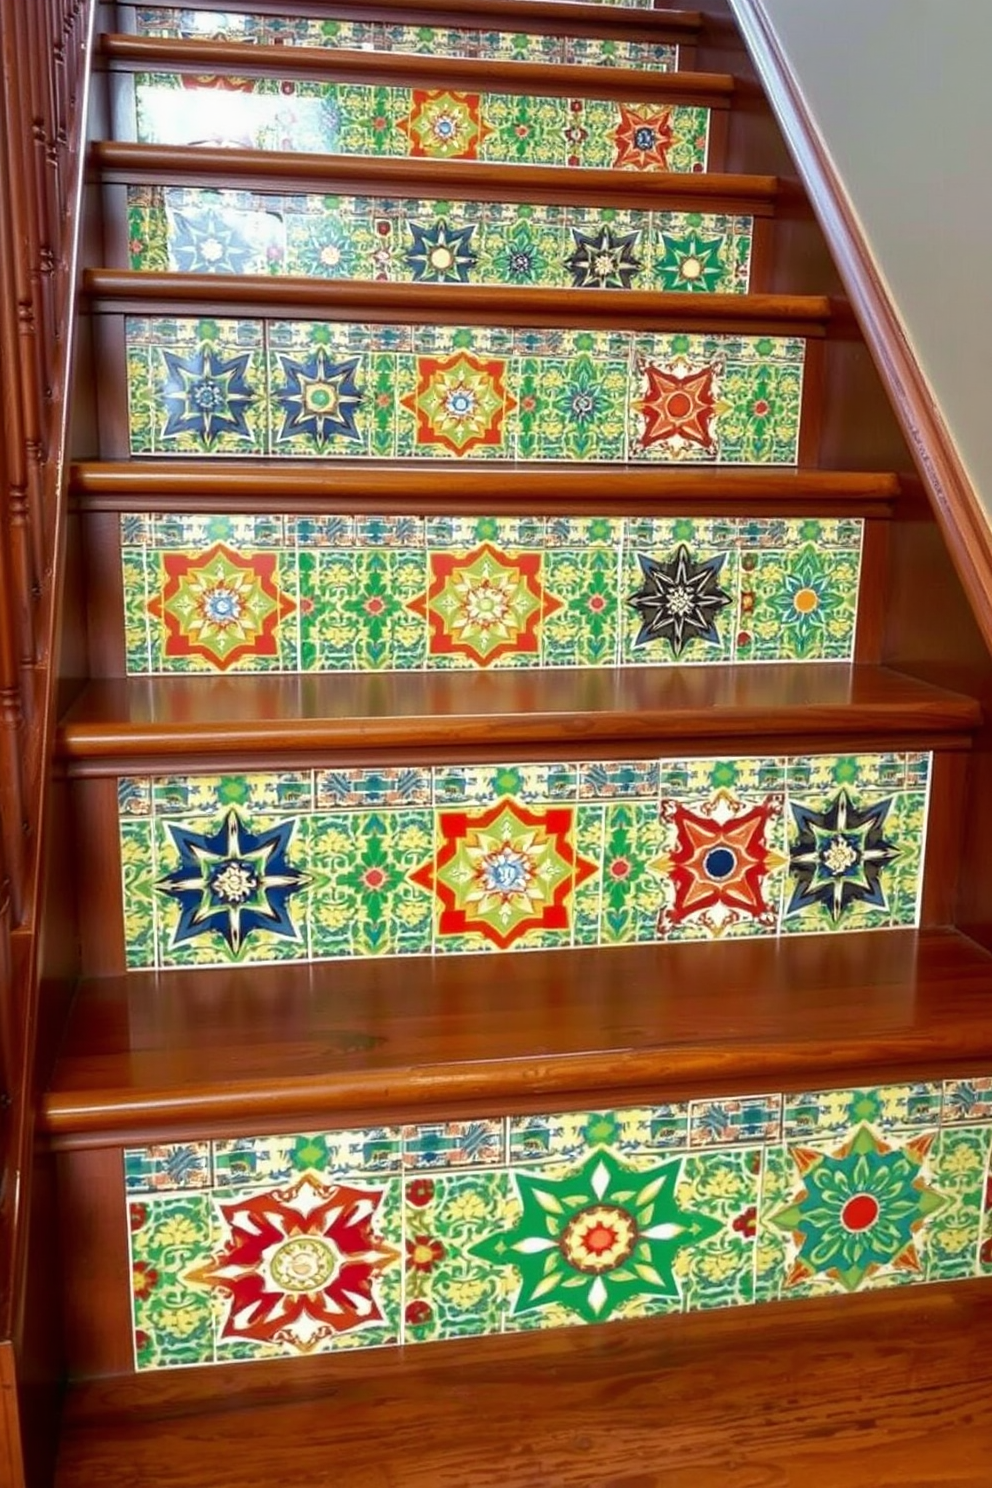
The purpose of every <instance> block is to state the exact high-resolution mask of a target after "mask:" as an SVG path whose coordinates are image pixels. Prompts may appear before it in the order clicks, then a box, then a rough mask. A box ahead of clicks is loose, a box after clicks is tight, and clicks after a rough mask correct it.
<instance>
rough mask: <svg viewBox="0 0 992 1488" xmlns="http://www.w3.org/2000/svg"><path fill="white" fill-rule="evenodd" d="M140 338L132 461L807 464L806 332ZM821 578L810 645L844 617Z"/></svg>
mask: <svg viewBox="0 0 992 1488" xmlns="http://www.w3.org/2000/svg"><path fill="white" fill-rule="evenodd" d="M126 339H127V352H128V396H129V416H130V448H131V453H133V454H141V455H170V454H194V453H195V454H198V455H207V456H209V455H218V456H223V455H228V454H245V455H275V456H279V455H291V456H294V457H295V456H310V457H313V458H320V459H327V458H334V457H340V458H343V459H356V458H358V459H361V458H364V457H372V458H376V459H396V458H414V459H448V460H451V459H465V458H472V459H487V460H507V461H508V460H533V461H547V460H570V461H571V460H574V461H605V462H626V461H632V462H638V463H639V462H642V461H644V462H655V461H660V462H664V463H677V464H682V463H685V464H708V465H790V464H794V463H795V461H796V459H797V457H798V449H799V433H800V421H801V414H802V391H803V368H804V363H805V352H806V346H805V342H804V341H803V340H802V339H801V338H795V337H770V336H724V335H717V334H712V335H711V334H705V335H704V334H698V335H697V334H693V335H688V334H686V335H672V334H662V333H657V334H652V333H648V332H640V333H638V332H629V331H574V330H551V329H538V330H525V329H513V328H507V329H504V328H502V327H487V326H476V327H452V326H432V325H412V326H405V325H401V326H383V325H362V324H349V323H339V322H322V321H282V320H271V321H254V320H220V319H211V318H205V319H201V320H191V319H184V318H181V319H172V318H170V319H166V318H139V317H132V316H129V317H127V318H126ZM808 566H809V574H808V576H807V577H806V578H804V579H803V580H802V581H801V582H800V583H799V584H798V585H797V589H796V594H795V595H794V596H793V597H792V599H791V600H790V601H789V603H791V604H792V608H793V610H794V611H795V613H796V615H797V616H798V615H799V613H800V611H801V606H802V605H803V604H807V603H808V604H811V605H812V606H813V610H814V611H815V613H813V618H812V620H811V622H810V624H808V625H806V626H803V625H801V624H798V623H796V624H795V625H794V626H793V629H794V630H795V634H796V636H797V638H805V639H808V638H809V636H810V635H811V634H813V633H814V632H815V631H816V630H817V629H818V626H819V625H820V624H822V623H823V621H824V619H825V618H827V616H828V614H829V609H830V598H829V595H826V594H822V595H821V594H820V592H819V590H818V587H817V586H818V584H819V583H820V582H821V577H822V576H821V575H820V573H819V572H818V570H817V565H816V559H815V555H812V554H811V555H810V556H809V559H808ZM800 590H801V591H802V595H801V597H800V594H799V591H800ZM810 596H812V598H811V597H810ZM811 613H812V612H811ZM768 620H769V623H771V624H772V625H774V621H773V620H771V617H770V616H769V617H768Z"/></svg>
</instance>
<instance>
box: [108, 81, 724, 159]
mask: <svg viewBox="0 0 992 1488" xmlns="http://www.w3.org/2000/svg"><path fill="white" fill-rule="evenodd" d="M134 94H135V105H136V110H137V138H138V140H139V141H141V142H142V143H145V144H156V145H206V144H209V145H237V146H239V147H241V148H244V149H254V150H280V151H289V152H292V153H293V154H298V155H309V154H314V153H316V154H321V155H360V156H365V157H373V158H390V159H402V158H405V157H420V158H426V159H432V160H439V161H444V160H482V161H487V162H490V163H493V164H501V165H514V164H517V163H526V164H528V165H550V166H568V167H569V168H570V169H573V170H574V169H580V170H588V169H604V168H613V169H618V170H637V171H666V172H675V173H686V172H694V171H704V170H705V169H706V159H707V150H708V136H709V110H708V109H706V108H700V107H697V106H695V105H685V104H652V103H640V102H639V103H631V104H625V103H615V102H613V101H610V100H606V99H583V98H562V97H557V96H554V97H530V96H528V95H527V94H516V93H464V92H459V91H457V90H453V89H446V88H404V87H386V86H378V85H375V84H370V83H358V82H341V83H324V82H311V81H306V80H300V79H295V78H294V79H288V78H283V79H280V78H273V77H260V78H238V79H236V80H234V81H233V84H232V80H230V79H228V78H225V77H213V78H206V77H200V76H194V75H192V74H183V73H168V72H157V73H137V74H135V77H134ZM119 132H120V131H119Z"/></svg>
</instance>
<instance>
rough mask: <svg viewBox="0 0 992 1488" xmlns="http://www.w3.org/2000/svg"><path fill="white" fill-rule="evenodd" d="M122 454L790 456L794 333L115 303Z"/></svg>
mask: <svg viewBox="0 0 992 1488" xmlns="http://www.w3.org/2000/svg"><path fill="white" fill-rule="evenodd" d="M125 336H126V343H127V377H128V400H129V423H130V448H131V453H132V454H149V455H182V454H191V455H235V454H236V455H245V456H253V455H255V456H257V455H261V456H270V455H272V456H279V455H284V456H287V457H294V458H298V457H304V458H311V459H312V458H333V457H341V458H348V459H360V458H363V457H372V458H381V459H395V458H418V459H446V460H450V459H462V458H471V459H487V460H535V461H545V460H558V461H562V460H564V461H576V460H583V461H585V460H589V461H601V462H625V461H632V462H637V463H641V462H650V463H655V462H661V463H682V464H686V463H692V464H697V463H704V464H726V465H748V464H767V465H790V464H794V463H795V462H796V460H797V457H798V449H799V434H800V418H801V409H802V389H803V367H804V362H805V355H806V343H805V341H804V340H803V339H802V338H801V337H776V336H739V335H718V334H709V333H706V334H703V333H699V334H696V333H686V334H672V333H668V332H636V331H578V330H543V329H541V330H526V329H513V328H510V329H502V328H497V327H491V326H476V327H472V328H468V327H463V328H458V327H452V326H443V325H442V326H432V325H398V326H387V325H368V324H365V325H363V324H346V323H341V322H314V321H289V320H261V319H248V318H245V319H239V320H227V319H208V318H203V319H199V320H193V319H181V318H180V319H177V318H166V317H154V318H152V317H140V318H139V317H133V316H129V317H126V318H125Z"/></svg>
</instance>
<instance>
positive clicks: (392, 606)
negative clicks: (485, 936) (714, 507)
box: [121, 515, 904, 789]
mask: <svg viewBox="0 0 992 1488" xmlns="http://www.w3.org/2000/svg"><path fill="white" fill-rule="evenodd" d="M313 525H314V524H312V523H308V522H307V519H305V518H300V519H296V518H278V519H267V520H266V521H265V522H262V521H257V520H254V519H252V518H249V517H238V516H230V517H227V516H225V517H211V516H206V515H189V516H186V515H183V516H176V517H173V518H171V519H168V520H165V519H158V518H154V517H152V516H147V517H144V516H139V517H137V518H135V517H132V516H130V515H128V516H126V517H124V518H122V520H121V563H122V573H123V582H124V594H125V603H124V625H125V645H126V654H127V662H128V671H129V672H130V673H131V674H132V675H147V674H158V673H168V672H227V671H281V672H341V671H353V672H360V671H361V672H364V671H419V670H449V669H452V668H456V669H465V670H478V669H483V668H505V667H569V668H578V667H606V666H610V667H614V666H671V665H675V664H678V665H682V666H685V665H694V664H706V663H719V662H727V661H737V662H747V661H758V660H761V661H770V660H774V661H813V660H822V659H823V658H824V657H825V656H827V655H831V654H832V655H834V656H835V657H839V656H844V657H847V658H849V657H850V655H851V653H852V647H853V642H854V635H855V629H856V624H857V603H858V588H859V582H860V566H859V565H860V541H861V524H860V523H853V524H848V525H849V526H851V527H852V528H853V531H852V532H851V534H850V538H849V541H848V542H847V543H846V544H845V545H840V544H838V545H836V546H835V547H833V548H824V550H823V551H822V554H821V557H820V560H819V564H820V570H821V574H822V576H823V587H824V588H830V589H832V590H834V591H839V590H840V589H841V588H842V587H843V589H844V591H845V592H844V600H843V611H844V614H843V617H842V618H838V617H837V616H836V615H835V616H834V618H833V619H832V620H831V621H830V622H829V623H826V622H825V623H824V625H823V626H821V627H820V629H819V632H815V631H814V630H813V629H809V630H807V631H805V632H804V638H803V639H801V640H797V630H798V628H799V627H801V626H805V625H806V624H807V622H810V623H812V622H811V617H812V616H813V614H814V613H815V610H814V605H813V601H812V600H808V599H807V598H804V595H806V591H804V590H803V589H802V588H801V587H800V588H797V589H796V595H797V597H798V599H799V602H800V604H801V605H802V606H803V610H804V613H803V614H801V615H800V614H799V611H798V609H797V608H796V606H795V605H793V612H794V613H795V614H796V615H797V625H796V626H790V624H789V622H788V619H787V617H786V616H785V614H784V613H783V615H782V616H781V617H780V619H779V621H777V622H776V625H775V627H774V630H773V632H772V633H771V634H769V635H768V636H766V637H765V638H764V639H763V641H762V642H761V646H760V648H758V647H756V646H753V645H752V644H751V641H750V637H749V636H748V635H747V634H746V633H745V632H743V631H742V630H741V628H740V624H739V618H738V617H739V615H740V613H741V611H742V609H743V608H744V607H746V603H747V600H748V597H749V595H750V593H751V592H752V585H753V578H752V576H751V575H749V573H748V571H747V566H748V554H749V552H750V551H751V549H750V546H749V545H750V544H751V542H752V539H753V531H754V529H755V528H756V527H759V526H760V525H761V524H759V523H755V522H753V521H752V522H747V521H744V520H735V519H732V518H721V519H719V520H707V519H695V520H692V519H689V518H677V519H676V518H665V519H648V518H630V519H621V518H609V517H602V518H583V519H569V520H567V521H565V520H562V521H559V520H551V519H547V520H546V519H544V518H535V517H530V518H526V519H513V520H511V519H507V518H496V517H471V518H468V517H466V518H457V519H448V518H431V519H426V520H425V519H423V518H419V517H409V518H406V517H403V518H400V517H383V518H378V519H375V520H374V522H373V521H370V520H369V519H364V518H358V517H343V518H341V519H340V521H339V523H338V526H337V529H336V530H335V531H334V532H333V533H332V532H330V531H329V530H328V528H327V525H326V524H325V526H324V530H323V531H320V532H317V533H314V532H313V531H312V528H313ZM769 525H771V524H769ZM774 525H775V528H776V531H775V534H774V536H775V541H776V544H777V546H776V548H775V553H776V562H777V565H778V568H779V571H780V572H781V573H783V574H785V576H786V579H787V580H788V578H789V575H790V574H792V573H793V571H794V570H795V571H799V570H801V569H802V566H803V564H804V561H805V559H804V556H803V555H804V552H805V536H804V534H805V533H806V531H807V530H808V528H809V527H810V525H811V524H810V523H809V522H808V521H796V520H792V521H782V522H778V523H776V524H774ZM819 525H821V526H823V527H825V528H836V527H837V526H838V525H839V524H837V523H828V522H824V523H821V524H819ZM331 539H333V540H331ZM263 543H264V545H263ZM797 582H798V581H797ZM783 592H784V591H783ZM809 593H812V591H809ZM689 599H691V601H692V603H691V604H688V603H687V602H683V601H688V600H689ZM817 636H819V638H820V639H819V640H818V639H817ZM820 640H822V641H823V644H822V645H821V644H820ZM759 649H760V654H757V653H758V651H759ZM590 768H596V767H594V766H591V767H590ZM623 768H624V769H625V770H627V771H628V773H629V769H630V767H629V766H625V767H623ZM891 770H892V771H894V772H895V773H894V775H892V778H891V779H890V778H888V776H887V775H886V771H885V769H884V768H883V767H882V766H880V767H879V769H878V772H877V773H878V780H877V783H878V785H879V788H881V789H889V788H891V787H892V786H893V785H897V786H902V785H903V784H904V780H903V777H902V775H901V774H900V773H899V772H900V771H901V770H904V766H902V765H900V764H899V763H898V761H896V762H895V763H894V764H892V765H891ZM890 773H891V771H890Z"/></svg>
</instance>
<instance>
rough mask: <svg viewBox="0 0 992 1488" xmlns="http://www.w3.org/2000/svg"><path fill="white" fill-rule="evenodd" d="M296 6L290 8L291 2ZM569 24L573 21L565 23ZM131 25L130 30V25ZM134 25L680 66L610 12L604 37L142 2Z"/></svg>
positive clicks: (163, 30)
mask: <svg viewBox="0 0 992 1488" xmlns="http://www.w3.org/2000/svg"><path fill="white" fill-rule="evenodd" d="M287 9H288V10H290V11H291V10H292V7H287ZM565 24H566V25H567V22H566V23H565ZM129 29H130V28H129ZM133 29H134V31H135V32H136V33H137V34H138V35H141V36H162V37H174V38H177V39H186V40H191V41H197V40H199V41H240V42H245V43H248V44H252V45H256V46H306V47H324V48H326V49H327V50H329V51H333V50H335V49H339V48H340V49H344V50H351V51H356V50H359V49H361V50H363V51H373V52H386V53H389V52H400V53H407V54H415V55H422V56H425V57H431V58H437V57H448V58H452V59H455V58H481V59H484V60H486V61H491V62H543V63H548V64H550V65H552V66H553V65H556V64H557V65H564V66H579V67H581V66H586V67H617V68H632V69H636V70H638V71H640V72H676V71H677V70H678V68H679V65H680V56H679V51H680V49H679V46H678V44H677V43H672V42H665V41H660V42H659V41H652V40H630V39H627V38H625V37H617V36H613V37H611V36H610V35H609V30H610V27H609V12H608V11H607V12H604V15H603V26H602V30H603V32H604V33H606V34H605V35H603V36H599V37H594V36H583V35H581V34H576V35H571V34H570V33H566V34H557V35H556V34H554V33H552V32H551V31H550V29H549V30H547V31H545V32H544V33H543V34H542V32H541V31H540V30H539V29H538V27H535V29H534V30H533V31H532V32H530V33H527V32H525V31H523V30H514V31H509V30H500V29H498V27H497V25H496V24H492V25H491V27H489V28H487V29H480V28H479V27H476V28H474V29H473V28H470V27H468V26H465V27H455V26H438V25H430V24H428V25H403V24H399V23H396V22H391V21H389V20H388V19H381V18H378V19H373V20H362V21H358V20H324V19H320V18H318V17H316V16H293V15H292V14H289V15H282V16H278V15H248V14H245V13H244V12H240V11H238V10H237V9H233V10H229V11H223V12H217V11H215V12H213V13H211V12H210V11H209V10H198V9H184V10H179V9H168V8H165V7H158V6H155V7H143V8H142V9H141V10H140V11H138V12H137V23H136V25H135V26H134V28H133ZM684 60H685V59H684V57H683V62H684Z"/></svg>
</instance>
